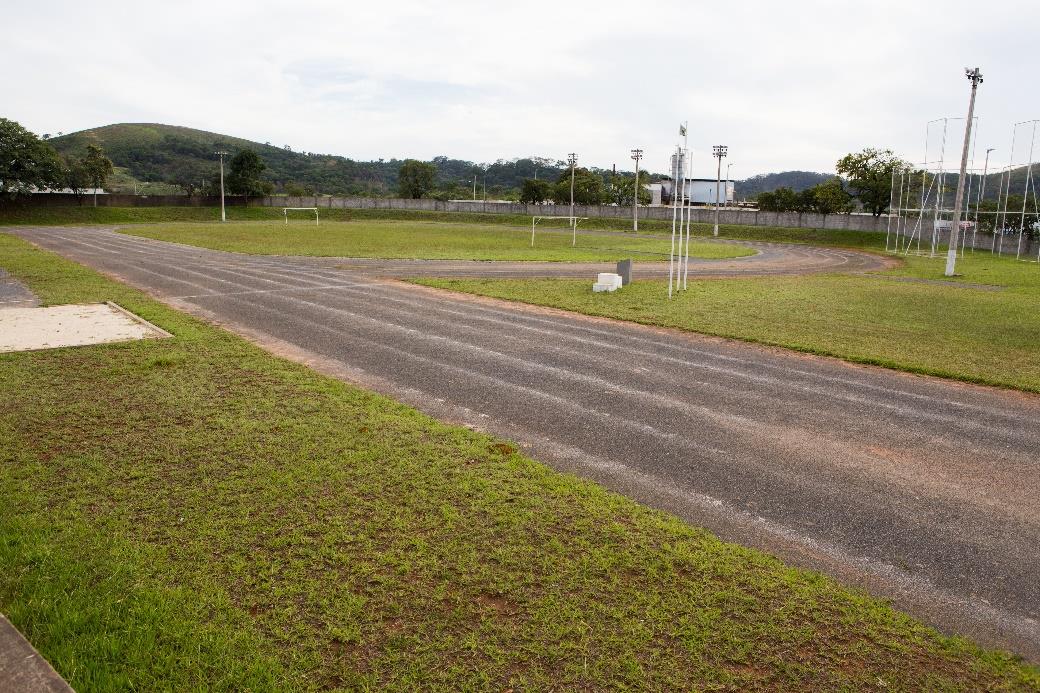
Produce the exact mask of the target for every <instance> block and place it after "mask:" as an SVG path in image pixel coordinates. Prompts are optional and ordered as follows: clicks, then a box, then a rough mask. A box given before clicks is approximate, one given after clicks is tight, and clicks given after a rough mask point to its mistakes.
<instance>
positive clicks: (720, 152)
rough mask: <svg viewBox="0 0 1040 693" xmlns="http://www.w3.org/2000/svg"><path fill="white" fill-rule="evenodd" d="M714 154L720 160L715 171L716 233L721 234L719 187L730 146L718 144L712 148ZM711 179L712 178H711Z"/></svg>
mask: <svg viewBox="0 0 1040 693" xmlns="http://www.w3.org/2000/svg"><path fill="white" fill-rule="evenodd" d="M711 151H712V155H713V156H714V157H715V158H716V159H718V160H719V165H718V168H717V169H716V171H715V231H714V235H715V236H718V235H719V187H720V185H721V184H722V158H723V157H724V156H726V152H727V151H729V147H727V146H726V145H724V144H717V145H715V146H714V147H712V148H711ZM726 175H727V176H728V175H729V174H728V173H727V174H726ZM709 180H710V179H709Z"/></svg>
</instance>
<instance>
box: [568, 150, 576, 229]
mask: <svg viewBox="0 0 1040 693" xmlns="http://www.w3.org/2000/svg"><path fill="white" fill-rule="evenodd" d="M567 163H568V164H570V165H571V247H574V246H576V245H577V244H578V225H577V224H576V223H574V164H576V163H578V155H577V154H575V153H574V152H571V153H570V154H568V155H567Z"/></svg>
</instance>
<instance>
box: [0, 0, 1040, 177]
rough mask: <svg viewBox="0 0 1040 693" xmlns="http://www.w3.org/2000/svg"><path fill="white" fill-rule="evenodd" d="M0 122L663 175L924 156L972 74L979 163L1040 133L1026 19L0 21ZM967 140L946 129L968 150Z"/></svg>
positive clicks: (427, 12)
mask: <svg viewBox="0 0 1040 693" xmlns="http://www.w3.org/2000/svg"><path fill="white" fill-rule="evenodd" d="M4 14H5V24H6V27H5V33H6V34H8V37H7V38H8V39H9V40H8V41H7V42H6V49H7V50H6V51H5V55H6V58H7V60H5V63H6V65H7V66H8V69H6V70H5V71H4V72H3V73H0V88H2V89H3V93H4V94H5V96H6V97H7V98H6V99H5V104H6V106H7V108H6V109H5V113H3V115H4V116H6V117H10V118H14V119H16V120H19V121H20V122H22V123H23V125H25V126H26V127H29V128H30V129H32V130H34V131H37V132H41V133H42V132H50V133H56V132H57V131H59V130H60V131H65V132H69V131H73V130H78V129H84V128H88V127H93V126H97V125H104V124H108V123H113V122H134V121H151V122H165V123H172V124H178V125H187V126H190V127H199V128H204V129H208V130H214V131H218V132H224V133H227V134H233V135H238V136H242V137H247V138H250V139H255V140H259V141H271V142H272V143H275V144H291V145H292V146H293V148H294V149H297V150H307V151H320V152H329V153H335V154H342V155H345V156H350V157H353V158H357V159H370V158H379V157H387V158H388V157H393V156H397V157H406V156H415V157H421V158H429V157H432V156H435V155H439V154H444V155H448V156H453V157H460V158H468V159H473V160H478V161H483V160H493V159H496V158H502V157H513V156H525V155H543V156H550V157H558V158H562V157H563V156H565V155H566V153H567V152H570V151H575V152H577V153H578V154H579V156H580V158H581V161H582V162H585V163H590V164H595V165H599V166H610V165H611V164H613V163H617V164H618V165H619V166H627V165H628V164H629V160H628V151H629V149H631V148H632V147H635V146H641V147H642V148H643V149H645V150H646V153H647V163H648V165H649V166H650V167H652V168H656V169H658V170H665V169H666V166H667V163H666V162H667V157H668V154H669V152H670V149H671V147H673V146H674V144H675V141H676V139H677V137H676V129H677V126H678V123H679V122H680V121H682V120H688V121H689V123H690V137H691V141H690V143H691V146H692V147H694V150H695V156H694V160H695V162H696V167H697V169H696V170H697V172H704V173H707V172H708V171H710V169H711V168H712V167H713V162H712V160H711V156H710V151H711V149H710V148H711V145H712V144H717V143H725V144H728V145H729V147H730V161H732V162H733V163H734V166H735V168H734V173H735V175H739V176H741V177H743V176H747V175H752V174H755V173H761V172H766V171H775V170H784V169H796V168H797V169H812V170H823V171H828V170H832V168H833V163H834V161H835V160H836V159H837V158H838V157H839V156H841V155H842V154H844V153H845V152H848V151H851V150H855V149H859V148H861V147H864V146H890V147H893V148H895V149H896V150H897V151H899V152H900V153H901V154H903V155H905V156H907V157H909V158H912V159H917V158H920V157H921V156H922V151H921V150H922V147H923V138H924V124H925V122H926V121H927V120H930V119H931V118H935V117H941V116H961V115H963V111H964V110H965V108H966V102H967V92H968V89H967V81H966V80H965V79H964V78H963V76H962V73H961V69H962V68H963V67H964V66H965V65H969V64H971V65H973V66H974V65H975V64H978V65H980V66H981V67H982V69H983V73H984V74H985V75H986V82H985V84H984V85H983V86H982V88H981V89H980V94H979V104H978V113H979V115H980V135H979V151H983V150H984V149H985V147H986V146H996V147H998V152H996V153H994V159H995V160H997V159H999V158H1000V157H1001V155H1002V154H1004V153H1003V152H1000V151H999V149H1000V148H1005V149H1006V147H1007V144H1006V143H1007V141H1008V138H1009V133H1010V130H1009V128H1010V125H1011V123H1012V122H1014V121H1018V120H1024V119H1027V118H1032V117H1038V116H1040V98H1038V97H1037V96H1036V95H1035V94H1034V92H1033V90H1032V89H1031V88H1030V87H1031V82H1032V79H1033V77H1034V74H1033V73H1034V72H1035V67H1034V62H1033V61H1032V60H1031V56H1032V51H1031V46H1032V45H1033V44H1034V43H1035V39H1034V37H1033V36H1032V33H1031V32H1032V30H1031V29H1030V27H1031V26H1035V25H1036V21H1037V19H1040V9H1038V8H1036V7H1034V6H1033V5H1032V4H1030V3H1026V2H1010V1H1001V2H991V3H989V4H986V5H984V6H979V5H978V3H975V2H972V3H969V2H966V1H962V0H953V1H951V2H942V3H940V2H926V3H905V2H891V1H888V0H885V1H880V2H874V3H869V4H864V3H849V2H809V1H801V2H799V1H794V2H789V3H775V2H765V1H748V2H743V3H731V4H730V5H728V6H727V5H724V4H722V3H717V2H715V3H701V2H683V3H680V2H670V1H669V2H664V1H662V2H660V3H656V4H643V5H634V4H632V3H631V2H624V3H621V2H618V3H604V2H595V3H594V2H571V3H561V2H555V3H554V2H542V1H540V0H539V1H535V2H525V3H510V4H501V5H499V4H496V3H476V2H454V3H428V2H394V3H372V2H365V3H361V2H346V3H344V2H314V1H312V2H298V3H294V4H291V5H290V4H285V3H267V2H256V1H253V2H248V3H244V2H243V3H239V2H212V1H211V2H186V3H162V4H159V3H147V2H145V3H141V2H135V3H128V2H94V3H82V2H76V3H74V2H52V3H46V4H44V3H36V4H34V5H31V4H27V3H18V4H17V5H16V6H13V7H9V8H5V11H4ZM958 139H959V137H957V136H954V137H953V140H954V141H957V140H958Z"/></svg>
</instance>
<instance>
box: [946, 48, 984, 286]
mask: <svg viewBox="0 0 1040 693" xmlns="http://www.w3.org/2000/svg"><path fill="white" fill-rule="evenodd" d="M964 75H965V76H966V77H967V78H968V80H969V81H970V82H971V98H970V99H969V101H968V119H967V120H965V121H964V149H963V151H962V152H961V174H960V176H959V177H958V178H957V196H956V197H955V198H954V202H953V220H952V224H951V225H950V245H949V250H947V251H946V272H945V275H946V276H947V277H952V276H953V275H954V272H955V270H956V267H957V240H958V235H959V234H960V230H961V205H963V204H964V178H965V174H966V173H967V170H968V149H969V147H970V146H971V126H972V124H973V123H974V117H975V92H976V91H978V88H979V85H980V84H982V73H981V72H979V68H977V67H976V68H974V69H971V68H967V67H966V68H964Z"/></svg>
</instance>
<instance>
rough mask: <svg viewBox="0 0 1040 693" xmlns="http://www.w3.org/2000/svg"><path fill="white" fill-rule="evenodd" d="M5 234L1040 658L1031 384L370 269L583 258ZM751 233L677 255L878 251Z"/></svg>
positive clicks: (473, 267)
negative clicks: (901, 367)
mask: <svg viewBox="0 0 1040 693" xmlns="http://www.w3.org/2000/svg"><path fill="white" fill-rule="evenodd" d="M14 232H15V233H16V234H18V235H20V236H22V237H23V238H26V239H28V240H30V241H33V242H34V243H37V244H38V245H40V246H42V247H44V248H48V249H51V250H54V251H57V252H58V253H60V254H61V255H64V256H66V257H69V258H71V259H74V260H77V261H79V262H82V263H84V264H86V265H89V266H91V267H94V268H97V269H99V270H101V271H103V272H106V273H108V274H110V275H112V276H116V277H118V278H121V279H123V280H124V281H127V282H129V283H130V284H133V285H135V286H138V287H140V288H142V289H145V290H147V291H149V292H150V293H152V294H153V295H155V296H157V297H159V298H161V299H162V300H164V301H166V302H168V303H170V304H171V305H174V306H176V307H179V308H182V309H184V310H187V311H189V312H192V313H195V314H196V315H200V316H203V317H206V318H208V319H211V320H214V321H215V322H217V323H219V324H223V325H225V326H228V327H229V328H231V329H234V330H236V331H238V332H239V333H241V334H245V335H247V336H249V337H251V338H253V339H254V340H256V341H259V342H261V343H263V344H265V345H266V346H268V347H269V348H271V349H272V350H274V351H276V352H278V353H281V354H284V355H288V356H290V357H293V358H296V359H299V360H302V361H304V362H306V363H309V364H311V365H313V366H315V367H316V368H318V369H319V370H322V371H323V372H326V373H331V374H333V375H337V376H339V377H342V378H344V379H348V380H352V381H354V382H357V383H359V384H362V385H364V386H366V387H369V388H372V389H375V390H378V391H381V392H383V393H385V394H388V395H390V396H392V397H395V398H397V399H398V400H401V401H404V402H407V403H410V404H413V405H415V406H417V407H418V408H420V409H422V410H423V411H426V412H427V413H429V414H431V415H433V416H436V417H438V418H441V419H443V420H448V421H453V422H457V423H463V424H467V425H470V426H473V427H476V428H479V429H481V430H487V431H489V432H492V433H495V434H498V435H501V436H504V437H507V438H510V439H512V440H515V441H518V442H519V443H520V444H521V445H523V447H524V449H525V451H526V452H528V453H529V454H531V455H533V456H534V457H536V458H538V459H541V460H544V461H546V462H548V463H550V464H552V465H553V466H555V467H556V468H558V469H563V470H566V471H572V472H575V473H578V474H580V475H582V476H585V477H587V478H592V479H595V480H597V481H599V482H601V483H603V484H604V485H606V486H608V487H610V488H612V489H615V490H617V491H619V492H622V493H624V494H626V495H628V496H630V497H632V498H635V499H637V500H640V501H642V502H644V503H647V504H649V505H652V506H655V507H659V508H662V509H665V510H668V511H671V512H673V513H675V514H677V515H679V516H681V517H683V518H685V519H686V520H688V521H689V522H691V523H693V524H697V525H701V526H704V527H707V528H709V529H711V530H713V531H714V532H716V533H717V534H718V535H720V536H721V537H723V538H725V539H728V540H732V541H737V542H740V543H742V544H745V545H750V546H755V547H758V548H761V549H764V550H766V551H769V552H771V553H774V554H776V555H778V556H780V557H781V558H783V559H784V560H786V561H788V562H789V563H793V564H797V565H802V566H808V567H812V568H815V569H818V570H821V571H824V572H827V573H829V574H831V575H834V576H836V577H838V578H839V579H841V580H842V581H843V582H845V583H847V584H853V585H857V586H860V587H863V588H865V589H867V590H869V591H871V592H873V593H875V594H878V595H882V596H886V597H889V598H891V599H892V600H893V601H894V602H895V603H896V604H897V605H898V606H900V607H901V608H904V609H906V610H907V611H909V612H911V613H913V614H915V615H917V616H918V617H920V618H922V619H924V620H925V621H927V622H930V623H932V624H934V625H936V626H938V627H940V628H941V629H943V630H945V631H947V632H953V633H960V634H964V635H968V636H971V637H974V638H976V639H977V640H979V641H981V642H983V643H985V644H989V645H996V646H1002V647H1006V648H1009V649H1012V650H1014V651H1017V652H1018V653H1020V654H1023V655H1024V656H1026V657H1027V658H1029V659H1032V660H1034V661H1036V660H1040V571H1038V566H1040V481H1038V480H1040V473H1038V472H1040V460H1038V458H1040V425H1038V423H1037V422H1038V421H1040V397H1037V396H1032V395H1027V394H1022V393H1016V392H1011V391H1003V390H998V389H991V388H984V387H976V386H971V385H966V384H962V383H954V382H948V381H943V380H939V379H933V378H925V377H919V376H912V375H907V374H902V373H897V372H892V371H886V370H883V369H877V368H869V367H861V366H855V365H850V364H845V363H842V362H840V361H837V360H833V359H823V358H816V357H809V356H804V355H799V354H795V353H790V352H785V351H782V350H774V349H767V348H762V347H758V346H754V345H749V344H743V343H739V342H731V341H726V340H719V339H712V338H708V337H701V336H697V335H692V334H685V333H680V332H678V331H671V330H661V329H653V328H647V327H642V326H638V325H631V324H624V323H618V322H613V321H608V320H600V319H593V318H588V317H584V316H578V315H572V314H567V313H563V312H559V311H552V310H546V309H540V308H535V307H529V306H521V305H517V304H512V303H505V302H498V301H492V300H488V299H481V298H477V297H470V296H461V295H457V294H450V293H446V292H440V291H436V290H432V289H427V288H423V287H416V286H413V285H409V284H404V283H402V282H399V281H394V280H392V279H387V278H386V277H400V276H405V275H413V276H417V275H425V276H432V275H437V276H521V275H524V274H527V275H531V276H562V275H566V274H569V273H574V272H577V273H579V274H580V275H581V276H585V277H588V278H590V281H591V277H592V274H593V273H594V272H595V271H597V270H598V271H603V270H604V269H607V267H606V266H605V265H603V264H598V265H597V264H595V263H592V264H583V265H562V264H560V263H481V262H452V261H444V262H434V261H430V262H422V261H373V260H344V259H329V258H321V259H319V258H284V257H270V256H267V257H264V256H247V255H238V254H230V253H222V252H217V251H210V250H203V249H199V248H193V247H189V246H183V245H177V244H172V243H165V242H161V241H153V240H148V239H143V238H137V237H132V236H126V235H122V234H117V233H114V232H112V231H111V230H107V229H101V228H97V227H93V228H23V229H14ZM757 247H758V248H759V249H760V250H761V251H762V252H760V253H759V254H758V255H756V256H753V257H748V258H741V259H736V260H722V261H698V262H694V261H693V260H692V259H691V266H690V275H691V276H706V275H716V274H721V275H732V274H738V273H739V274H776V273H784V272H812V271H862V270H869V269H872V268H877V267H880V266H883V263H884V260H883V259H880V258H877V257H875V256H871V255H868V254H864V253H857V252H854V251H845V250H835V249H822V248H812V247H804V246H802V247H798V246H782V245H767V244H757ZM0 263H2V258H0ZM661 271H662V267H661V266H659V265H658V266H652V265H639V264H637V267H636V275H637V277H638V276H648V275H651V274H656V275H660V273H661ZM664 272H665V273H666V272H667V266H665V267H664Z"/></svg>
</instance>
